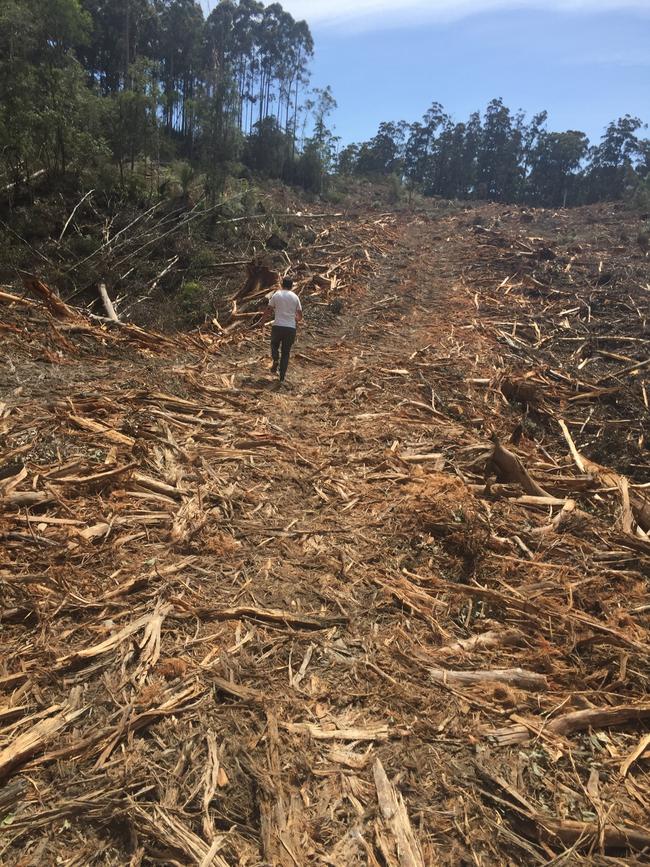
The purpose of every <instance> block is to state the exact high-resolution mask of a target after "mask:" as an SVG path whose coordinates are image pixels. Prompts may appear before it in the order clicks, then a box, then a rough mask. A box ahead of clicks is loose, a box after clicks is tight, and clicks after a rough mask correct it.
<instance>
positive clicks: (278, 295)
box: [269, 289, 302, 328]
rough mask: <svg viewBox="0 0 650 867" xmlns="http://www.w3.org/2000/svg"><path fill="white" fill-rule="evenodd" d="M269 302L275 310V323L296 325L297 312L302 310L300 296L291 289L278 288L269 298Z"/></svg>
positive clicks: (291, 326) (293, 326) (292, 326)
mask: <svg viewBox="0 0 650 867" xmlns="http://www.w3.org/2000/svg"><path fill="white" fill-rule="evenodd" d="M269 304H270V305H271V307H272V308H273V310H274V311H275V320H274V324H275V325H283V326H284V327H285V328H295V327H296V313H298V311H300V312H302V305H301V303H300V298H298V296H297V295H296V293H295V292H292V291H291V289H278V291H277V292H274V293H273V295H272V296H271V298H270V300H269Z"/></svg>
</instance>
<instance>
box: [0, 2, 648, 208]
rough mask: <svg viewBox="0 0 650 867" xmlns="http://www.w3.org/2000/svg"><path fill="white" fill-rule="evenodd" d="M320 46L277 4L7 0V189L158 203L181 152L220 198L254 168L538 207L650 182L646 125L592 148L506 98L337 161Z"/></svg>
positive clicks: (0, 20)
mask: <svg viewBox="0 0 650 867" xmlns="http://www.w3.org/2000/svg"><path fill="white" fill-rule="evenodd" d="M313 53H314V43H313V39H312V35H311V32H310V29H309V26H308V24H307V23H306V22H305V21H296V20H295V19H294V18H293V17H292V16H291V15H290V14H289V13H288V12H286V11H285V10H284V9H283V8H282V6H281V5H280V4H279V3H271V4H269V5H265V4H264V3H261V2H258V0H221V2H219V3H218V4H217V5H216V7H215V8H214V9H213V11H212V12H211V13H210V14H209V15H208V16H207V17H206V16H205V15H204V13H203V10H202V7H201V5H200V4H199V3H198V2H195V0H47V2H45V3H43V2H42V0H2V3H1V4H0V187H1V188H4V190H5V191H7V190H8V191H10V196H11V195H13V194H14V193H15V191H18V190H20V189H21V187H22V188H24V187H25V186H26V185H28V184H29V179H30V178H33V176H34V175H35V174H37V173H42V174H45V175H46V176H47V177H48V178H52V179H56V178H64V177H77V178H79V177H82V176H84V175H85V176H87V181H88V183H87V185H90V184H92V186H93V187H95V188H99V189H103V190H108V191H122V192H125V191H126V192H127V193H128V194H130V195H132V196H138V195H141V193H142V191H143V190H142V187H143V184H145V183H148V191H149V194H150V195H151V193H152V192H154V191H155V193H156V194H158V193H160V188H161V186H162V185H164V183H165V181H164V176H163V174H161V172H160V167H161V166H166V165H169V164H170V163H172V162H173V161H175V160H176V161H178V160H181V161H183V162H182V170H181V171H180V173H179V177H180V182H181V184H184V185H188V184H189V183H190V181H191V180H192V179H196V178H197V177H198V176H199V175H200V177H201V178H202V179H203V183H204V189H205V194H206V196H207V197H208V199H209V200H211V201H212V202H214V201H215V200H217V199H218V198H219V197H220V196H221V195H222V193H223V191H224V188H225V183H226V180H227V178H228V177H229V176H237V177H246V176H247V175H248V176H251V177H253V176H256V175H257V176H262V177H267V178H278V179H281V180H283V181H285V182H287V183H291V184H299V185H302V186H303V187H305V188H306V189H308V190H311V191H314V192H320V193H322V192H324V191H326V190H327V186H328V183H331V178H332V177H333V176H335V175H337V174H338V175H342V176H350V175H358V176H362V177H367V178H382V177H386V176H387V177H389V178H391V180H392V182H394V183H395V184H396V185H397V186H399V187H400V188H401V187H402V186H406V187H407V188H408V189H409V190H410V191H418V192H420V193H422V194H424V195H430V196H441V197H444V198H450V199H451V198H456V199H468V198H479V199H491V200H496V201H502V202H525V203H530V204H538V205H561V204H567V205H574V204H581V203H587V202H593V201H598V200H602V199H616V198H619V197H621V196H622V195H624V194H625V193H626V192H629V191H633V190H635V189H637V188H638V187H639V186H640V185H643V184H645V185H646V186H647V183H648V175H649V172H650V142H649V141H648V139H645V138H643V137H642V135H641V131H642V129H643V127H642V124H641V121H640V120H639V119H638V118H635V117H630V116H629V115H626V116H625V117H623V118H620V119H619V120H617V121H614V122H612V123H611V124H610V125H609V126H608V128H607V129H606V131H605V134H604V136H603V138H602V140H601V141H600V143H598V144H597V145H593V146H592V145H591V144H590V142H589V141H588V139H587V136H586V135H585V134H584V133H582V132H579V131H575V130H568V131H565V132H552V131H549V130H548V129H547V127H546V120H547V115H546V112H541V113H540V114H537V115H536V116H535V117H533V118H532V120H530V121H528V120H527V119H526V117H525V115H524V114H523V113H522V112H519V113H514V114H513V113H512V112H511V111H510V110H509V109H508V108H507V107H506V106H505V105H504V104H503V102H502V101H501V100H498V99H497V100H493V101H492V102H491V103H490V104H489V105H488V106H487V109H486V110H485V112H484V113H483V114H482V115H481V114H480V113H478V112H476V113H474V114H472V115H471V117H470V118H469V119H468V121H467V122H464V123H459V122H455V121H454V120H452V118H451V116H450V115H448V114H447V113H446V112H445V110H444V109H443V107H442V106H441V105H439V104H438V103H434V104H433V105H432V107H431V108H430V109H429V110H428V111H427V112H426V114H425V116H424V117H423V119H422V121H419V122H416V123H406V122H400V123H388V122H386V123H382V124H381V125H380V127H379V130H378V132H377V134H376V135H375V136H374V137H373V138H372V139H371V140H370V141H367V142H363V143H361V144H357V145H348V146H346V147H344V148H343V149H342V150H340V151H339V149H338V139H337V138H336V137H335V135H334V134H333V132H332V130H331V129H330V127H329V123H330V120H329V118H330V116H331V114H332V112H333V110H334V109H335V108H336V102H335V100H334V97H333V95H332V92H331V90H330V88H329V87H327V88H324V89H321V90H315V91H311V90H310V89H309V63H310V60H311V58H312V56H313ZM343 186H345V185H344V184H343Z"/></svg>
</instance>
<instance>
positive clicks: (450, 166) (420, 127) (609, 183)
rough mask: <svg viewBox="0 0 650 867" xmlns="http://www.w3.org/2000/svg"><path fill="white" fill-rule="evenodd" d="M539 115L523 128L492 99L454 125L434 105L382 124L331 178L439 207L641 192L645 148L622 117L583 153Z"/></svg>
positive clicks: (582, 141)
mask: <svg viewBox="0 0 650 867" xmlns="http://www.w3.org/2000/svg"><path fill="white" fill-rule="evenodd" d="M547 116H548V115H547V112H546V111H543V112H540V113H539V114H537V115H535V116H534V117H533V118H532V120H530V121H527V120H526V116H525V115H524V113H523V112H518V113H516V114H513V113H512V112H511V111H510V109H508V108H507V106H505V105H504V104H503V101H502V100H500V99H494V100H492V102H490V104H489V105H488V106H487V109H486V111H485V113H484V114H483V116H481V115H480V114H479V112H475V113H473V114H472V115H471V116H470V118H469V120H468V121H467V122H466V123H457V122H454V121H453V120H452V118H451V117H450V116H449V115H448V114H447V113H446V112H445V110H444V108H443V107H442V106H441V105H440V104H439V103H434V104H433V105H432V106H431V108H430V109H429V110H428V111H427V112H426V114H425V115H424V117H423V119H422V121H421V122H417V123H406V122H404V121H402V122H400V123H382V124H381V125H380V127H379V130H378V131H377V135H375V136H374V138H372V139H371V140H370V141H367V142H363V143H362V144H352V145H348V146H347V147H345V148H344V149H343V150H342V151H341V153H340V154H339V158H338V167H339V171H340V172H342V173H344V174H348V175H361V176H367V177H373V176H374V177H378V176H396V177H398V178H400V179H403V180H404V181H405V182H406V184H407V185H408V186H409V187H410V188H411V189H417V190H419V191H420V192H422V193H424V194H425V195H430V196H441V197H443V198H445V199H470V198H478V199H489V200H492V201H498V202H522V203H528V204H531V205H551V206H555V205H578V204H586V203H590V202H596V201H602V200H611V199H619V198H621V197H623V196H624V195H626V194H628V195H630V194H634V193H635V192H637V191H644V190H645V188H647V184H648V180H649V179H650V140H648V139H647V138H642V137H641V136H640V132H641V130H642V129H643V128H644V126H643V124H642V122H641V120H640V119H639V118H636V117H631V116H630V115H625V116H624V117H622V118H619V119H618V120H617V121H613V122H612V123H610V124H609V125H608V127H607V129H606V130H605V133H604V135H603V137H602V139H601V141H600V142H599V143H598V144H597V145H595V146H592V145H590V142H589V139H588V138H587V136H586V135H585V133H583V132H579V131H577V130H567V131H565V132H551V131H549V130H548V129H547V128H546V122H547Z"/></svg>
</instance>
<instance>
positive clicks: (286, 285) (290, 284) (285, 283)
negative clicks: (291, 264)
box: [282, 277, 293, 289]
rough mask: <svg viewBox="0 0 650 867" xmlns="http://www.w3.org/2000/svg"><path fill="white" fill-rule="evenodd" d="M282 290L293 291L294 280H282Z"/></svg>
mask: <svg viewBox="0 0 650 867" xmlns="http://www.w3.org/2000/svg"><path fill="white" fill-rule="evenodd" d="M282 288H283V289H293V280H292V279H291V277H283V278H282Z"/></svg>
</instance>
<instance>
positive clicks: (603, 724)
mask: <svg viewBox="0 0 650 867" xmlns="http://www.w3.org/2000/svg"><path fill="white" fill-rule="evenodd" d="M646 719H650V703H648V704H639V705H618V706H617V707H609V708H588V709H587V710H576V711H571V712H570V713H565V714H562V716H558V717H555V718H554V719H551V720H548V721H533V720H531V721H530V722H529V721H528V720H526V721H524V722H523V723H521V724H519V725H516V726H508V727H507V728H503V729H496V730H493V731H490V732H489V733H488V735H489V737H492V738H494V739H495V740H496V741H497V743H498V744H499V745H500V746H505V745H510V744H521V743H524V742H525V741H527V740H528V739H529V738H530V737H531V734H537V735H544V734H547V735H557V736H559V737H563V736H565V735H570V734H573V733H574V732H578V731H584V730H585V729H589V728H601V729H602V728H609V727H610V726H617V725H623V724H625V723H629V722H642V721H643V720H646Z"/></svg>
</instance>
